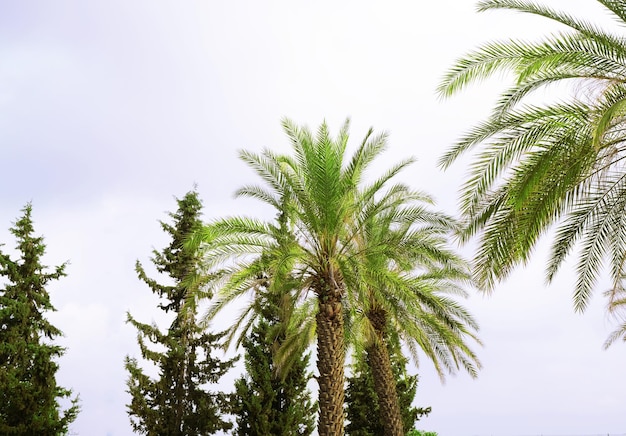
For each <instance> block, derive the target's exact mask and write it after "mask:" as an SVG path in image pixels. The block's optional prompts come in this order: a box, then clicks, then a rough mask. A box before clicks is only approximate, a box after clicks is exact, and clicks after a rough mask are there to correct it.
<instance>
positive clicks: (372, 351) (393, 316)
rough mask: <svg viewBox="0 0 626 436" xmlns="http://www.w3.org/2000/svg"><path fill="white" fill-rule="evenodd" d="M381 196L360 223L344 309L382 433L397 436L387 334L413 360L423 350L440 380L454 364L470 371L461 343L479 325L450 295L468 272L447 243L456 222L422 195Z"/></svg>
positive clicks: (471, 361) (475, 364)
mask: <svg viewBox="0 0 626 436" xmlns="http://www.w3.org/2000/svg"><path fill="white" fill-rule="evenodd" d="M383 200H384V201H382V202H377V203H376V204H374V205H373V208H376V209H378V210H379V212H377V213H375V214H368V215H370V218H369V219H368V221H367V222H365V223H363V225H361V226H360V228H361V234H360V238H359V244H360V246H361V248H360V250H359V254H360V255H361V256H362V260H361V261H360V262H358V263H356V266H357V267H359V268H362V269H361V270H360V271H359V272H358V273H357V275H358V276H359V277H360V280H359V284H360V285H361V286H359V287H358V288H357V292H350V293H349V294H348V301H349V305H348V307H349V308H350V313H351V317H350V320H351V324H352V325H351V327H352V330H353V335H352V339H353V340H352V342H353V343H354V344H355V346H356V347H357V348H360V347H363V348H364V349H365V352H366V353H367V357H368V358H367V361H368V362H369V364H370V368H371V370H372V376H373V379H374V388H375V391H376V394H377V397H378V402H379V410H380V414H381V422H382V423H383V427H384V429H385V434H386V435H389V436H403V435H404V434H405V431H404V429H403V424H402V414H401V411H400V406H399V402H398V395H397V392H396V386H395V378H394V376H393V372H392V368H391V358H390V355H389V348H388V346H387V341H388V340H389V335H390V334H396V335H398V336H399V338H400V339H401V340H402V341H403V342H404V343H405V344H407V345H408V346H409V349H410V350H411V351H412V354H413V355H414V357H415V359H416V361H417V351H418V350H422V352H424V353H425V354H426V356H427V358H428V359H430V360H431V361H432V362H433V364H434V366H435V368H436V369H437V372H438V373H439V375H440V376H441V377H442V379H443V377H444V375H445V372H454V371H455V370H456V369H458V368H459V367H460V366H463V367H464V368H465V369H466V370H467V371H468V372H469V373H470V375H472V376H473V377H475V376H476V372H477V369H478V368H479V367H480V362H479V361H478V359H477V357H476V355H475V354H474V352H473V351H472V350H471V349H470V348H469V346H468V345H467V343H466V341H467V339H474V340H476V341H477V342H479V341H478V339H477V338H476V336H475V334H474V331H476V330H477V329H478V325H477V323H476V322H475V321H474V319H473V318H472V317H471V315H469V314H468V313H467V312H466V311H465V309H464V308H463V307H462V306H460V305H459V304H458V303H457V302H456V301H454V300H453V299H452V298H450V297H449V295H451V294H452V295H465V292H464V291H463V289H462V288H461V285H462V284H464V283H467V282H469V276H470V274H469V268H468V267H467V265H466V263H465V262H464V261H463V260H462V259H460V258H459V257H458V256H457V255H455V254H454V253H453V252H452V251H450V250H449V249H448V248H447V243H446V242H447V241H446V238H447V236H448V235H449V234H450V233H451V231H452V230H454V229H455V228H456V225H455V222H454V220H453V219H452V218H450V217H448V216H446V215H445V214H442V213H439V212H432V211H430V210H429V209H428V208H427V207H426V206H427V205H429V204H431V203H432V201H431V199H430V198H429V197H428V196H426V195H424V194H421V193H417V192H410V191H408V190H398V191H396V192H394V193H393V195H392V196H388V197H385V198H383Z"/></svg>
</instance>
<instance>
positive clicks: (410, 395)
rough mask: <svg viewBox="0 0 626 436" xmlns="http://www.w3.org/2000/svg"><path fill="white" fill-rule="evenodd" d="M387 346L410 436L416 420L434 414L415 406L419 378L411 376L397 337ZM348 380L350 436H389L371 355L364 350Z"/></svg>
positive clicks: (406, 429)
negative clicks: (381, 412) (379, 402)
mask: <svg viewBox="0 0 626 436" xmlns="http://www.w3.org/2000/svg"><path fill="white" fill-rule="evenodd" d="M387 346H388V348H389V353H390V357H391V366H392V371H393V374H394V377H395V380H396V391H397V394H398V402H399V403H400V411H401V412H402V422H403V427H404V429H405V432H406V433H408V432H409V431H410V430H411V429H412V428H413V426H414V425H415V422H416V421H419V419H420V418H421V417H422V416H425V415H428V414H429V413H430V411H431V408H430V407H426V408H423V407H414V406H413V405H412V404H413V400H414V399H415V393H416V391H417V383H418V377H417V375H409V374H408V373H407V371H406V366H407V364H408V359H407V358H406V357H405V356H404V355H403V354H402V348H401V347H400V342H399V340H398V337H397V335H390V337H389V341H388V345H387ZM347 381H348V387H347V388H346V415H347V419H348V421H349V423H348V425H347V426H346V435H347V436H385V433H384V427H383V424H382V423H381V420H380V408H379V406H378V398H377V395H376V391H375V389H374V378H373V376H372V371H371V368H370V363H369V361H368V357H367V353H366V352H365V351H364V350H360V351H358V352H356V353H355V355H354V362H353V364H352V375H351V376H350V377H348V378H347Z"/></svg>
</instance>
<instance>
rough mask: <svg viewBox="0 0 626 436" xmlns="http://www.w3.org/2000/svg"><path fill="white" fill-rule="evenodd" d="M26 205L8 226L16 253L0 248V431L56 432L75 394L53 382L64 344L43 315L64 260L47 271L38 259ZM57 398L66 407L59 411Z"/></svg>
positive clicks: (40, 248)
mask: <svg viewBox="0 0 626 436" xmlns="http://www.w3.org/2000/svg"><path fill="white" fill-rule="evenodd" d="M31 210H32V207H31V205H30V204H28V205H26V207H25V208H24V209H23V212H24V215H23V216H22V217H21V218H20V219H19V220H18V221H17V222H16V223H15V225H14V226H13V227H12V228H11V233H13V235H15V238H16V240H17V250H18V251H19V252H20V258H19V259H11V257H10V256H9V255H7V254H5V253H3V252H2V251H0V276H1V277H2V279H3V282H4V283H0V434H2V435H40V436H48V435H49V436H56V435H61V434H66V433H67V432H68V427H69V425H70V424H71V423H72V421H74V419H76V416H77V414H78V411H79V406H78V398H77V397H75V398H73V399H70V396H71V391H70V390H69V389H65V388H62V387H60V386H58V385H57V382H56V377H55V375H56V372H57V370H58V369H59V365H58V364H57V363H56V361H55V360H56V359H58V358H59V357H60V356H62V355H63V353H64V349H63V348H62V347H60V346H58V345H54V344H53V343H52V341H53V340H54V338H56V337H58V336H61V335H62V333H61V331H60V330H59V329H57V328H56V327H54V326H53V325H52V324H50V322H48V320H47V319H46V318H45V317H44V314H45V312H48V311H54V310H55V309H54V307H53V305H52V303H51V302H50V296H49V294H48V291H47V290H46V286H47V285H48V284H49V283H50V282H51V281H52V280H57V279H59V278H61V277H63V276H65V265H66V264H62V265H60V266H57V267H55V268H54V270H53V271H52V272H48V271H46V270H47V267H46V266H44V265H42V264H41V257H42V256H43V255H44V253H45V249H46V246H45V244H44V242H43V238H42V237H37V236H34V235H33V233H34V229H33V221H32V219H31ZM59 399H69V400H70V402H71V405H70V407H69V408H67V409H66V410H61V405H60V404H59Z"/></svg>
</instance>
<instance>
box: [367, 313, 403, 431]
mask: <svg viewBox="0 0 626 436" xmlns="http://www.w3.org/2000/svg"><path fill="white" fill-rule="evenodd" d="M368 318H369V319H370V321H371V322H372V325H373V327H374V330H375V331H376V336H377V338H376V339H377V340H376V341H375V342H373V343H372V344H371V345H370V346H368V347H367V349H366V351H367V357H368V361H369V364H370V367H371V369H372V376H373V378H374V389H375V391H376V395H377V396H378V406H379V408H380V420H381V423H382V424H383V426H384V428H385V435H386V436H404V428H403V427H404V426H403V423H402V413H401V412H400V404H399V403H398V393H397V391H396V381H395V378H394V376H393V371H392V370H391V359H390V358H389V351H388V350H387V346H386V343H385V332H386V324H387V317H386V314H385V313H384V312H378V313H370V314H369V315H368Z"/></svg>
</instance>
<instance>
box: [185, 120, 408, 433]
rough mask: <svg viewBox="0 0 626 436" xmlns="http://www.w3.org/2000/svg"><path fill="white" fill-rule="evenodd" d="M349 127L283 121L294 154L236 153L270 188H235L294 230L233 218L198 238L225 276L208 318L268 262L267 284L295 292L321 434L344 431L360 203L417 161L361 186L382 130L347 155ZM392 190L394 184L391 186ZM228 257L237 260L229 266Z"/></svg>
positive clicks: (241, 325)
mask: <svg viewBox="0 0 626 436" xmlns="http://www.w3.org/2000/svg"><path fill="white" fill-rule="evenodd" d="M348 127H349V123H348V122H346V123H345V124H344V125H343V127H342V129H341V130H340V132H339V135H338V137H337V138H336V139H333V138H331V136H330V134H329V131H328V127H327V125H326V124H325V123H324V124H322V125H321V126H320V128H319V129H318V131H317V133H316V134H315V135H313V134H312V133H311V132H310V131H309V130H308V129H307V128H300V127H297V126H295V125H294V124H293V123H292V122H290V121H289V120H284V121H283V128H284V130H285V132H286V133H287V135H288V137H289V139H290V142H291V146H292V152H293V155H292V156H286V155H276V154H274V153H272V152H271V151H269V150H266V151H264V152H262V153H261V154H255V153H251V152H245V151H244V152H241V153H240V157H241V158H242V159H243V160H244V161H245V162H246V163H247V164H248V165H249V166H250V167H252V169H253V170H255V172H256V173H257V174H258V175H259V176H260V177H261V178H262V179H263V180H264V182H265V184H266V186H246V187H244V188H241V189H240V190H239V191H238V195H240V196H247V197H252V198H255V199H259V200H261V201H262V202H264V203H266V204H268V205H270V206H272V207H273V208H274V209H275V210H276V211H277V212H278V213H279V214H280V215H281V216H284V217H285V218H284V219H285V222H286V223H288V230H285V227H284V226H283V227H282V230H280V231H279V230H278V229H279V228H281V225H276V224H275V223H272V222H269V223H268V222H264V221H261V220H257V219H253V218H242V217H234V218H226V219H222V220H218V221H216V222H213V223H211V224H210V225H209V226H207V227H206V228H205V229H204V231H203V232H201V233H200V234H199V235H198V237H197V239H198V240H202V241H204V243H205V245H204V249H205V250H206V259H207V262H208V264H207V267H210V268H214V267H218V265H220V266H219V268H220V270H221V272H220V273H219V274H220V275H221V277H223V281H222V283H221V285H222V288H221V290H220V291H219V293H218V296H217V297H218V298H217V303H216V304H215V305H214V307H213V309H212V310H211V313H209V316H211V315H212V314H214V313H216V312H217V311H219V310H221V309H222V308H223V307H225V306H226V305H227V304H228V303H230V302H231V301H232V300H234V299H235V298H237V297H239V296H241V295H243V294H246V293H248V292H249V291H250V290H253V289H254V284H255V283H254V279H255V277H258V274H260V273H262V272H263V270H264V269H267V268H268V262H269V263H270V264H271V267H270V269H271V270H272V274H273V277H272V280H271V283H270V284H269V285H270V286H274V287H280V288H282V289H285V288H291V289H294V290H295V292H296V294H295V296H294V298H293V299H292V300H291V301H293V304H294V305H297V306H298V307H297V310H295V312H294V314H293V315H292V316H291V319H292V321H291V322H292V324H293V325H297V326H298V329H297V330H298V331H299V332H300V333H301V334H300V335H292V338H295V339H294V341H300V343H302V344H305V343H308V341H309V340H310V339H311V338H312V337H313V336H315V337H316V338H317V370H318V374H317V381H318V384H319V399H318V401H319V421H318V433H319V435H320V436H331V435H332V436H336V435H342V434H343V402H344V360H345V358H344V356H345V342H344V334H345V331H344V315H345V311H344V308H343V305H344V302H345V298H346V293H347V290H348V289H350V288H351V287H354V286H356V285H355V280H356V277H355V276H354V274H353V272H354V271H356V270H357V268H356V267H355V265H354V263H355V262H356V261H357V257H356V256H354V250H355V238H356V235H358V232H359V229H358V223H359V222H365V221H367V217H365V216H364V215H363V214H364V213H367V211H368V209H365V208H364V205H366V204H368V203H369V202H371V199H373V198H374V196H376V195H378V194H380V193H381V192H382V191H383V189H385V188H386V186H387V184H388V182H389V181H390V180H391V179H392V178H393V177H394V176H395V175H396V174H397V173H398V172H399V171H401V170H402V169H403V168H404V167H406V166H407V165H408V164H409V163H410V162H411V160H406V161H403V162H400V163H399V164H397V165H395V166H393V167H392V168H391V169H389V170H388V171H387V172H385V173H384V174H383V175H382V176H381V177H380V178H378V179H376V180H374V181H373V182H372V183H370V184H365V183H364V181H363V173H364V171H365V170H366V169H367V168H368V167H369V165H370V163H371V162H372V161H373V160H374V159H375V158H376V157H377V156H378V155H380V153H381V152H382V151H383V150H384V148H385V142H386V135H385V134H382V135H378V136H374V135H373V132H372V130H370V131H369V132H368V134H367V135H366V137H365V139H364V140H363V142H362V143H361V145H360V146H359V147H358V148H357V150H356V152H355V153H354V154H353V155H352V157H350V158H348V156H347V154H346V147H347V143H348ZM389 190H390V191H393V190H394V188H393V186H392V187H390V188H389ZM369 212H371V213H375V212H376V211H375V210H369ZM281 235H282V236H283V237H282V240H281V241H278V239H279V238H280V237H281ZM285 235H288V237H285ZM196 243H197V241H196ZM242 255H243V257H242ZM229 261H231V262H232V263H231V264H230V265H227V266H224V263H225V262H229ZM280 277H283V278H286V279H287V280H289V282H290V286H287V287H285V284H284V283H280V282H281V281H282V280H280V279H278V278H280ZM311 297H313V298H311ZM251 306H252V305H251ZM248 315H250V316H248ZM252 318H253V314H252V310H251V309H250V310H245V311H244V314H243V315H242V316H241V317H239V318H238V320H237V322H236V323H235V325H234V327H233V330H231V331H235V330H236V329H240V331H245V330H246V329H247V328H248V327H249V326H250V325H252V321H251V319H252ZM287 342H290V341H289V340H288V341H287Z"/></svg>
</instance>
